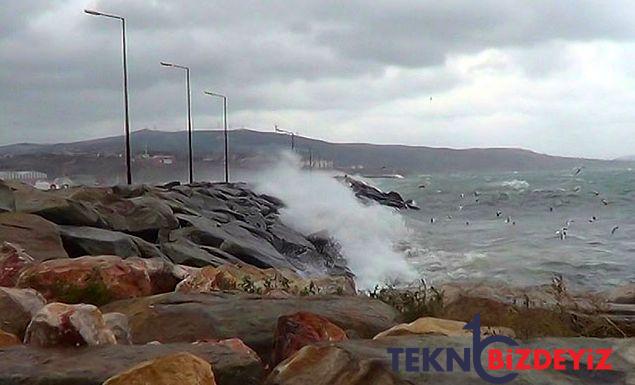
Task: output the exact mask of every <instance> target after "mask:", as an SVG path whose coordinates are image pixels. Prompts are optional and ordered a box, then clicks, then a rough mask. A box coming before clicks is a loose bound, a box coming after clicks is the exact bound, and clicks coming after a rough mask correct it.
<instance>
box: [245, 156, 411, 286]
mask: <svg viewBox="0 0 635 385" xmlns="http://www.w3.org/2000/svg"><path fill="white" fill-rule="evenodd" d="M254 179H255V180H254V181H253V182H254V183H255V185H256V189H257V190H258V191H259V192H262V193H267V194H271V195H273V196H276V197H278V198H280V199H282V201H283V202H284V203H285V205H286V207H285V208H284V209H282V210H281V218H282V220H283V221H284V222H285V223H287V224H288V225H290V226H292V227H294V228H295V229H297V230H299V231H301V232H303V233H305V234H310V233H314V232H317V231H322V230H327V232H328V233H329V234H330V235H331V236H332V237H333V238H334V239H335V240H337V242H338V243H339V244H340V246H341V251H342V254H343V255H344V257H345V258H346V260H347V262H348V265H349V267H350V269H351V270H352V271H353V273H355V275H356V283H357V285H358V287H359V288H360V289H370V288H372V287H373V286H374V285H376V284H379V283H385V282H388V281H411V280H413V279H415V278H416V276H417V274H416V272H415V271H414V269H412V268H411V266H409V264H408V263H407V262H406V259H405V256H404V255H403V254H401V253H400V252H398V251H396V250H395V249H394V245H395V244H396V243H397V242H399V241H400V240H402V239H404V238H406V237H407V236H408V229H407V227H406V225H405V223H404V220H403V218H402V217H401V216H400V215H399V214H398V213H396V212H395V211H393V210H392V209H390V208H387V207H384V206H380V205H371V206H365V205H363V204H362V203H360V202H359V201H358V200H357V198H355V195H354V194H353V192H352V191H351V190H350V189H348V188H347V187H346V186H344V185H343V184H341V183H340V182H338V181H337V180H335V179H334V178H333V177H332V175H329V174H327V173H322V172H316V171H303V170H301V169H300V162H299V158H298V157H297V156H295V155H293V154H291V153H285V154H282V155H281V160H280V161H279V162H278V163H277V164H276V165H275V166H274V167H273V168H271V169H269V170H267V171H265V172H262V173H260V174H259V175H258V176H256V177H255V178H254Z"/></svg>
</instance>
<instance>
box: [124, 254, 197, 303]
mask: <svg viewBox="0 0 635 385" xmlns="http://www.w3.org/2000/svg"><path fill="white" fill-rule="evenodd" d="M126 263H128V264H130V265H134V266H139V268H141V269H144V270H145V271H146V272H147V273H148V277H149V278H150V285H151V286H152V294H161V293H169V292H171V291H174V289H175V288H176V285H177V284H178V283H179V282H181V280H182V279H183V277H184V275H185V274H186V273H184V269H182V268H180V267H177V266H176V265H174V264H173V263H172V262H169V261H166V260H165V259H161V258H137V257H133V258H127V259H126Z"/></svg>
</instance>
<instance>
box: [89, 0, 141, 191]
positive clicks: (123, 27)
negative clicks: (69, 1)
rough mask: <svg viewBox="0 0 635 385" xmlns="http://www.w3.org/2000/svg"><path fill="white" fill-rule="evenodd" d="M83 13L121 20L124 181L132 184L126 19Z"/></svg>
mask: <svg viewBox="0 0 635 385" xmlns="http://www.w3.org/2000/svg"><path fill="white" fill-rule="evenodd" d="M84 12H85V13H87V14H89V15H93V16H103V17H109V18H111V19H117V20H121V40H122V51H123V99H124V114H125V119H124V130H125V133H126V151H125V152H126V181H127V182H128V184H132V171H131V170H130V168H131V160H130V117H129V115H128V62H127V59H126V19H124V18H123V17H121V16H117V15H111V14H108V13H103V12H97V11H92V10H90V9H85V10H84Z"/></svg>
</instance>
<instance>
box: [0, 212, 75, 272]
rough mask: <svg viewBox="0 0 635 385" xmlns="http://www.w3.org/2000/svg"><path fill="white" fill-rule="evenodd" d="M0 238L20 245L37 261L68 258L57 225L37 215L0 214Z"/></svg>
mask: <svg viewBox="0 0 635 385" xmlns="http://www.w3.org/2000/svg"><path fill="white" fill-rule="evenodd" d="M0 240H2V241H5V242H10V243H12V244H16V245H20V247H22V248H24V251H25V252H26V253H27V254H29V255H30V256H31V257H33V258H34V259H35V260H37V261H45V260H48V259H58V258H68V254H67V253H66V251H65V250H64V247H63V246H62V239H61V238H60V234H59V231H58V229H57V226H56V225H55V224H53V223H51V222H49V221H47V220H46V219H43V218H41V217H39V216H37V215H33V214H25V213H2V214H0Z"/></svg>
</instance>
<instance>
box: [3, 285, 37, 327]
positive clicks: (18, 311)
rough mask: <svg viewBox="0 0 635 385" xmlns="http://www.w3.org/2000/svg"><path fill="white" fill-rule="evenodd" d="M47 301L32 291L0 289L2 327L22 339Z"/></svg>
mask: <svg viewBox="0 0 635 385" xmlns="http://www.w3.org/2000/svg"><path fill="white" fill-rule="evenodd" d="M44 305H46V300H45V299H44V297H42V295H41V294H40V293H38V292H37V291H35V290H32V289H17V288H8V287H0V325H1V328H2V329H3V330H4V331H5V332H8V333H11V334H15V335H16V336H18V337H19V338H20V339H21V338H22V337H23V336H24V331H25V330H26V327H27V325H28V324H29V322H31V318H32V317H33V316H34V315H35V314H36V313H37V312H38V311H39V310H40V309H41V308H42V307H43V306H44Z"/></svg>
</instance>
